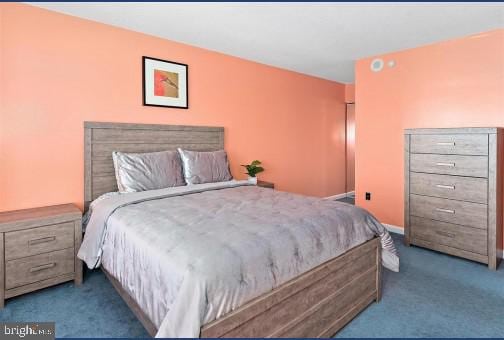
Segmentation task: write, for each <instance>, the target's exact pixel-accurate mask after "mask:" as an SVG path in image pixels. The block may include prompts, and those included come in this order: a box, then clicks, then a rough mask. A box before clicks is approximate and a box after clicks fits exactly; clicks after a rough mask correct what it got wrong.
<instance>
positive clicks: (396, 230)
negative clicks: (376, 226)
mask: <svg viewBox="0 0 504 340" xmlns="http://www.w3.org/2000/svg"><path fill="white" fill-rule="evenodd" d="M382 224H383V226H384V227H385V228H386V229H387V230H388V231H390V232H391V233H395V234H401V235H404V228H402V227H398V226H396V225H392V224H386V223H382Z"/></svg>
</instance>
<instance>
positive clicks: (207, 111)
mask: <svg viewBox="0 0 504 340" xmlns="http://www.w3.org/2000/svg"><path fill="white" fill-rule="evenodd" d="M0 6H1V7H0V34H1V36H0V43H1V44H2V46H1V51H2V53H3V55H2V56H1V59H0V71H1V73H0V74H1V77H2V78H1V81H0V84H1V86H2V88H1V89H0V96H1V97H0V99H1V102H0V105H1V106H0V112H1V114H0V211H1V210H9V209H18V208H27V207H34V206H42V205H48V204H57V203H65V202H75V203H78V204H80V205H81V204H82V197H83V122H84V121H112V122H134V123H161V124H188V125H213V126H224V127H225V131H226V140H225V144H226V149H227V150H228V152H229V155H230V161H231V167H232V172H233V173H234V175H237V177H241V178H243V175H242V174H241V172H242V170H241V169H240V167H239V164H240V163H243V162H248V161H251V160H253V159H256V158H257V159H260V160H262V161H263V162H264V166H265V168H266V172H265V173H264V175H263V176H262V178H263V179H265V180H270V181H273V182H275V184H276V186H277V187H278V188H279V189H281V190H287V191H292V192H299V193H303V194H307V195H316V196H329V195H333V194H338V193H341V192H343V191H344V185H345V177H344V172H345V152H344V126H345V124H344V113H345V105H344V99H345V86H344V85H343V84H339V83H336V82H331V81H327V80H322V79H319V78H315V77H310V76H306V75H302V74H299V73H295V72H290V71H286V70H282V69H278V68H274V67H269V66H265V65H261V64H258V63H254V62H250V61H246V60H243V59H239V58H235V57H231V56H226V55H223V54H220V53H216V52H212V51H208V50H204V49H200V48H196V47H191V46H188V45H184V44H179V43H175V42H171V41H167V40H164V39H159V38H155V37H152V36H148V35H144V34H140V33H135V32H131V31H127V30H124V29H119V28H115V27H111V26H107V25H103V24H99V23H95V22H91V21H87V20H82V19H78V18H74V17H71V16H66V15H62V14H58V13H54V12H50V11H46V10H43V9H39V8H35V7H31V6H28V5H22V4H12V3H11V4H1V5H0ZM142 55H147V56H152V57H157V58H161V59H168V60H173V61H178V62H183V63H186V64H189V95H190V108H189V109H188V110H179V109H168V108H156V107H144V106H142V104H141V103H142V98H141V92H142V83H141V78H142V74H141V57H142Z"/></svg>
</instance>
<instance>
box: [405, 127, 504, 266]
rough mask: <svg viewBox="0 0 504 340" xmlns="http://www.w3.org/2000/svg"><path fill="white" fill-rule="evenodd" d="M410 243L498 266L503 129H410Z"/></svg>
mask: <svg viewBox="0 0 504 340" xmlns="http://www.w3.org/2000/svg"><path fill="white" fill-rule="evenodd" d="M404 138H405V164H404V171H405V176H404V177H405V185H404V189H405V199H404V226H405V242H406V244H407V245H410V244H413V245H417V246H420V247H425V248H430V249H433V250H436V251H440V252H444V253H448V254H451V255H455V256H460V257H464V258H467V259H470V260H473V261H478V262H482V263H485V264H488V267H489V268H491V269H496V268H497V267H498V265H499V262H500V257H501V255H502V204H503V202H502V185H503V183H502V171H503V170H504V168H503V155H502V152H504V148H503V145H504V135H503V130H502V129H501V128H453V129H407V130H405V135H404Z"/></svg>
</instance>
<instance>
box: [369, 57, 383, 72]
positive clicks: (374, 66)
mask: <svg viewBox="0 0 504 340" xmlns="http://www.w3.org/2000/svg"><path fill="white" fill-rule="evenodd" d="M381 70H383V59H380V58H376V59H373V61H371V71H373V72H380V71H381Z"/></svg>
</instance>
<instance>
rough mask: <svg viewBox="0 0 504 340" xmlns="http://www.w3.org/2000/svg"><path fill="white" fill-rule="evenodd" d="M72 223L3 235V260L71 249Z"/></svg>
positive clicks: (72, 244) (72, 241) (72, 238)
mask: <svg viewBox="0 0 504 340" xmlns="http://www.w3.org/2000/svg"><path fill="white" fill-rule="evenodd" d="M74 223H75V222H66V223H60V224H54V225H50V226H46V227H38V228H33V229H27V230H21V231H12V232H8V233H5V259H6V260H12V259H18V258H21V257H26V256H32V255H37V254H42V253H47V252H50V251H54V250H60V249H65V248H70V247H73V246H74Z"/></svg>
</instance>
